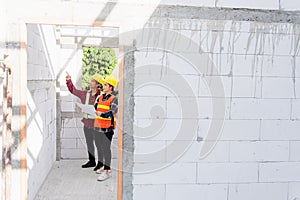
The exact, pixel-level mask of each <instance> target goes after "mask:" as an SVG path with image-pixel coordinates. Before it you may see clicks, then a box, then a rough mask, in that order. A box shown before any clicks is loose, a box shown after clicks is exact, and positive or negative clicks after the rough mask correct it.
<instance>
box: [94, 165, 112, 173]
mask: <svg viewBox="0 0 300 200" xmlns="http://www.w3.org/2000/svg"><path fill="white" fill-rule="evenodd" d="M103 172H104V166H103V167H101V168H100V169H98V170H97V171H96V174H101V173H103ZM110 172H111V170H110V169H109V170H108V173H110Z"/></svg>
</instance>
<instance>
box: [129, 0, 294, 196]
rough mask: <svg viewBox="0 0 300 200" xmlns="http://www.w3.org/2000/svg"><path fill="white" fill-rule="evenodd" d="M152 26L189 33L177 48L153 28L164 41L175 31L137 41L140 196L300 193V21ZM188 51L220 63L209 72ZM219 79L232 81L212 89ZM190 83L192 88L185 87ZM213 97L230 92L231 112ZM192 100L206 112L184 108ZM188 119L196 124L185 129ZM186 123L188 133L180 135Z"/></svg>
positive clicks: (136, 173)
mask: <svg viewBox="0 0 300 200" xmlns="http://www.w3.org/2000/svg"><path fill="white" fill-rule="evenodd" d="M219 2H220V3H222V2H223V3H225V1H219ZM226 2H227V3H228V2H229V1H226ZM232 3H234V2H233V1H232ZM245 3H246V1H245ZM252 3H253V2H251V4H252ZM273 3H274V4H273ZM276 3H277V1H276V2H272V1H264V2H261V4H265V5H266V6H267V4H269V6H271V5H276ZM238 4H241V3H237V2H236V5H238ZM145 27H147V28H148V27H153V28H162V27H163V28H167V29H168V28H170V29H172V30H173V31H176V32H177V33H179V35H183V36H185V37H177V38H176V39H177V41H176V42H177V44H180V45H182V46H180V47H178V48H177V46H176V43H175V45H174V49H171V50H170V49H168V50H169V51H167V50H165V51H164V50H161V49H158V48H157V49H156V48H155V47H158V46H159V45H157V44H156V43H154V44H153V43H152V37H153V35H155V38H156V41H160V39H161V38H165V35H164V34H163V31H161V35H159V34H154V33H153V35H152V36H151V34H149V35H147V34H146V31H145V33H144V34H143V38H142V39H140V40H146V41H147V40H148V41H149V42H148V44H149V47H150V48H148V49H147V48H146V49H145V47H147V46H142V42H140V41H139V39H137V42H136V48H137V50H136V51H135V54H134V56H135V57H134V58H135V60H134V65H135V76H134V78H135V91H134V94H133V96H134V101H135V107H134V111H135V114H134V125H135V128H134V168H133V188H134V190H133V199H135V200H139V199H167V200H169V199H172V200H176V199H183V198H187V199H199V198H200V199H205V200H215V199H224V200H234V199H258V200H263V199H278V200H282V199H288V200H290V199H298V198H300V196H299V195H300V194H299V192H298V191H299V190H300V185H299V182H300V173H299V170H298V169H299V165H300V163H299V156H298V154H299V148H298V145H299V142H298V139H299V134H298V132H299V126H300V121H299V109H298V108H299V98H300V96H299V92H298V91H300V85H299V84H298V82H299V77H300V74H299V69H300V66H299V64H298V60H299V56H300V55H299V51H298V49H299V45H298V44H296V43H295V41H299V39H298V38H299V32H298V31H297V30H298V29H299V25H296V24H283V23H282V24H280V23H268V24H266V23H259V22H239V21H230V20H224V21H221V20H219V21H214V20H197V19H193V20H190V19H187V20H186V19H173V18H167V19H158V18H155V19H153V18H152V19H150V20H149V22H148V24H146V25H145ZM191 27H192V28H191ZM283 27H285V28H283ZM170 35H171V34H170ZM170 35H168V36H169V37H171V36H172V35H171V36H170ZM182 38H183V40H184V41H185V40H186V41H190V40H192V41H190V42H191V43H193V44H195V46H198V47H199V48H198V49H195V48H193V45H191V44H189V42H182V41H180V39H182ZM174 40H175V39H174ZM157 43H159V42H157ZM151 45H153V46H154V47H153V46H151ZM155 45H157V46H155ZM166 46H168V45H166ZM143 47H144V48H143ZM186 58H195V60H196V59H198V60H199V65H204V66H209V65H212V64H214V65H215V67H216V68H217V69H218V71H213V70H212V71H210V70H207V71H205V70H204V71H200V72H199V71H197V70H195V68H196V67H194V66H193V65H192V64H191V63H189V62H188V61H189V60H187V59H186ZM202 69H203V68H202ZM204 69H205V68H204ZM207 69H209V67H207ZM157 77H159V78H157ZM205 78H207V79H205ZM211 79H220V80H221V81H222V84H223V87H224V96H214V95H213V94H212V93H211V91H209V89H208V86H209V84H210V82H209V80H211ZM143 80H144V81H143ZM164 80H172V82H171V84H166V82H167V81H166V82H163V81H164ZM207 80H208V81H207ZM178 81H182V82H183V83H182V84H178V83H177V82H178ZM141 83H143V84H141ZM163 83H164V84H163ZM184 84H187V85H188V86H189V88H188V89H189V90H190V92H182V93H176V91H178V90H176V87H183V86H184ZM212 99H222V100H224V102H225V106H224V110H225V113H224V116H221V117H214V116H213V114H212V113H213V111H214V109H216V108H214V107H213V104H212ZM193 101H196V102H197V104H196V107H194V108H191V106H192V105H193V104H192V103H193ZM183 103H185V104H188V105H190V106H187V107H185V108H187V109H189V111H192V112H193V110H194V111H195V112H196V110H197V107H198V114H197V116H194V115H193V114H192V112H191V114H186V113H185V114H184V110H182V108H183V105H182V104H183ZM222 117H224V119H223V120H224V121H223V128H222V131H221V134H220V136H219V137H218V139H217V142H216V144H215V146H214V148H213V149H212V151H211V152H210V154H209V155H207V156H206V157H200V152H201V150H202V148H204V146H205V145H207V144H209V143H214V141H213V140H211V139H210V136H209V135H207V134H208V131H209V130H210V129H211V128H212V127H210V124H211V123H212V122H213V121H218V120H219V121H222ZM183 122H185V123H189V124H191V126H190V128H189V127H187V128H186V129H184V130H180V128H181V127H182V126H183V125H182V124H183ZM195 124H196V127H198V128H197V129H196V130H195V129H193V125H195ZM180 132H184V133H185V134H183V136H180V137H178V135H179V134H180ZM191 132H192V134H193V136H194V137H193V138H192V139H190V138H189V135H191V134H190V133H191ZM171 145H175V147H176V148H178V149H181V148H182V149H183V150H184V151H182V152H178V151H176V149H174V148H171ZM176 154H178V159H174V155H175V156H176ZM151 155H152V156H151Z"/></svg>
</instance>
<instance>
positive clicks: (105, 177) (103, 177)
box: [97, 173, 110, 181]
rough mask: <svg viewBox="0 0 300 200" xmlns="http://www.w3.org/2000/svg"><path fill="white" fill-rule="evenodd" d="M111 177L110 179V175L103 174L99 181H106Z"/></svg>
mask: <svg viewBox="0 0 300 200" xmlns="http://www.w3.org/2000/svg"><path fill="white" fill-rule="evenodd" d="M109 177H110V175H109V174H108V173H101V174H100V176H99V177H98V179H97V180H98V181H105V180H106V179H108V178H109Z"/></svg>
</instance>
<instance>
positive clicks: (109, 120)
mask: <svg viewBox="0 0 300 200" xmlns="http://www.w3.org/2000/svg"><path fill="white" fill-rule="evenodd" d="M117 84H118V81H117V79H116V78H115V77H114V76H107V77H106V78H105V79H104V80H103V84H102V86H103V88H102V90H103V92H104V94H102V95H100V96H98V98H97V100H96V102H95V109H96V115H97V116H96V118H95V122H94V127H95V132H94V134H95V135H94V138H95V144H96V146H97V149H98V156H99V158H101V156H102V155H103V160H102V161H100V166H101V169H99V170H97V173H98V174H100V175H99V177H98V180H99V181H104V180H106V179H108V178H109V177H110V174H109V171H110V169H111V168H110V164H111V148H110V147H111V140H112V137H113V134H114V129H115V128H116V114H117V112H118V100H117V98H116V97H115V96H114V95H113V94H112V92H113V91H114V88H115V87H116V86H117Z"/></svg>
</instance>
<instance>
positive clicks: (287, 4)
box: [280, 0, 300, 11]
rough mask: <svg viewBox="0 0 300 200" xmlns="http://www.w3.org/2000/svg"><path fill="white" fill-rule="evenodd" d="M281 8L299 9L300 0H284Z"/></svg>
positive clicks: (281, 2)
mask: <svg viewBox="0 0 300 200" xmlns="http://www.w3.org/2000/svg"><path fill="white" fill-rule="evenodd" d="M280 8H281V9H282V10H293V11H299V10H300V2H299V1H293V0H282V1H280Z"/></svg>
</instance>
